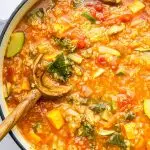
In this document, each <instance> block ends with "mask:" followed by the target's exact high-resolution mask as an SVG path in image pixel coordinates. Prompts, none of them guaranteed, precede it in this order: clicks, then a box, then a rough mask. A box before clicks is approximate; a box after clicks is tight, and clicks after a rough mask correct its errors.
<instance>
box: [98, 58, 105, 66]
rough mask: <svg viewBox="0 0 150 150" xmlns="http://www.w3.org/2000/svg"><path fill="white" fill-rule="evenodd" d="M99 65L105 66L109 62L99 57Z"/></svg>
mask: <svg viewBox="0 0 150 150" xmlns="http://www.w3.org/2000/svg"><path fill="white" fill-rule="evenodd" d="M97 63H98V64H100V65H104V64H106V63H107V61H106V59H105V57H103V56H99V57H98V58H97Z"/></svg>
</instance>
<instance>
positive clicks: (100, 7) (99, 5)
mask: <svg viewBox="0 0 150 150" xmlns="http://www.w3.org/2000/svg"><path fill="white" fill-rule="evenodd" d="M94 8H95V10H96V11H98V12H100V11H102V10H103V7H102V4H101V3H98V4H96V5H95V6H94Z"/></svg>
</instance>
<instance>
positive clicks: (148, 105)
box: [144, 99, 150, 119]
mask: <svg viewBox="0 0 150 150" xmlns="http://www.w3.org/2000/svg"><path fill="white" fill-rule="evenodd" d="M144 112H145V114H146V115H147V117H148V118H149V119H150V99H145V100H144Z"/></svg>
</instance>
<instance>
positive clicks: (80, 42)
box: [77, 39, 86, 49]
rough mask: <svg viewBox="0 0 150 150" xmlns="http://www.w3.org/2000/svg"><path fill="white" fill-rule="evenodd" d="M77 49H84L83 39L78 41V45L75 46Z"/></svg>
mask: <svg viewBox="0 0 150 150" xmlns="http://www.w3.org/2000/svg"><path fill="white" fill-rule="evenodd" d="M77 47H78V48H79V49H83V48H85V47H86V41H85V39H79V41H78V44H77Z"/></svg>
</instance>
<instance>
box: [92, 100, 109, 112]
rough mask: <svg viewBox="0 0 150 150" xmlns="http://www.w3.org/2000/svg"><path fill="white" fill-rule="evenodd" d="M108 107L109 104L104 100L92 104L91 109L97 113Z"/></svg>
mask: <svg viewBox="0 0 150 150" xmlns="http://www.w3.org/2000/svg"><path fill="white" fill-rule="evenodd" d="M106 109H107V104H106V103H103V102H101V103H99V104H94V105H92V106H91V110H92V111H94V112H95V113H101V112H103V111H104V110H106Z"/></svg>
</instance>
